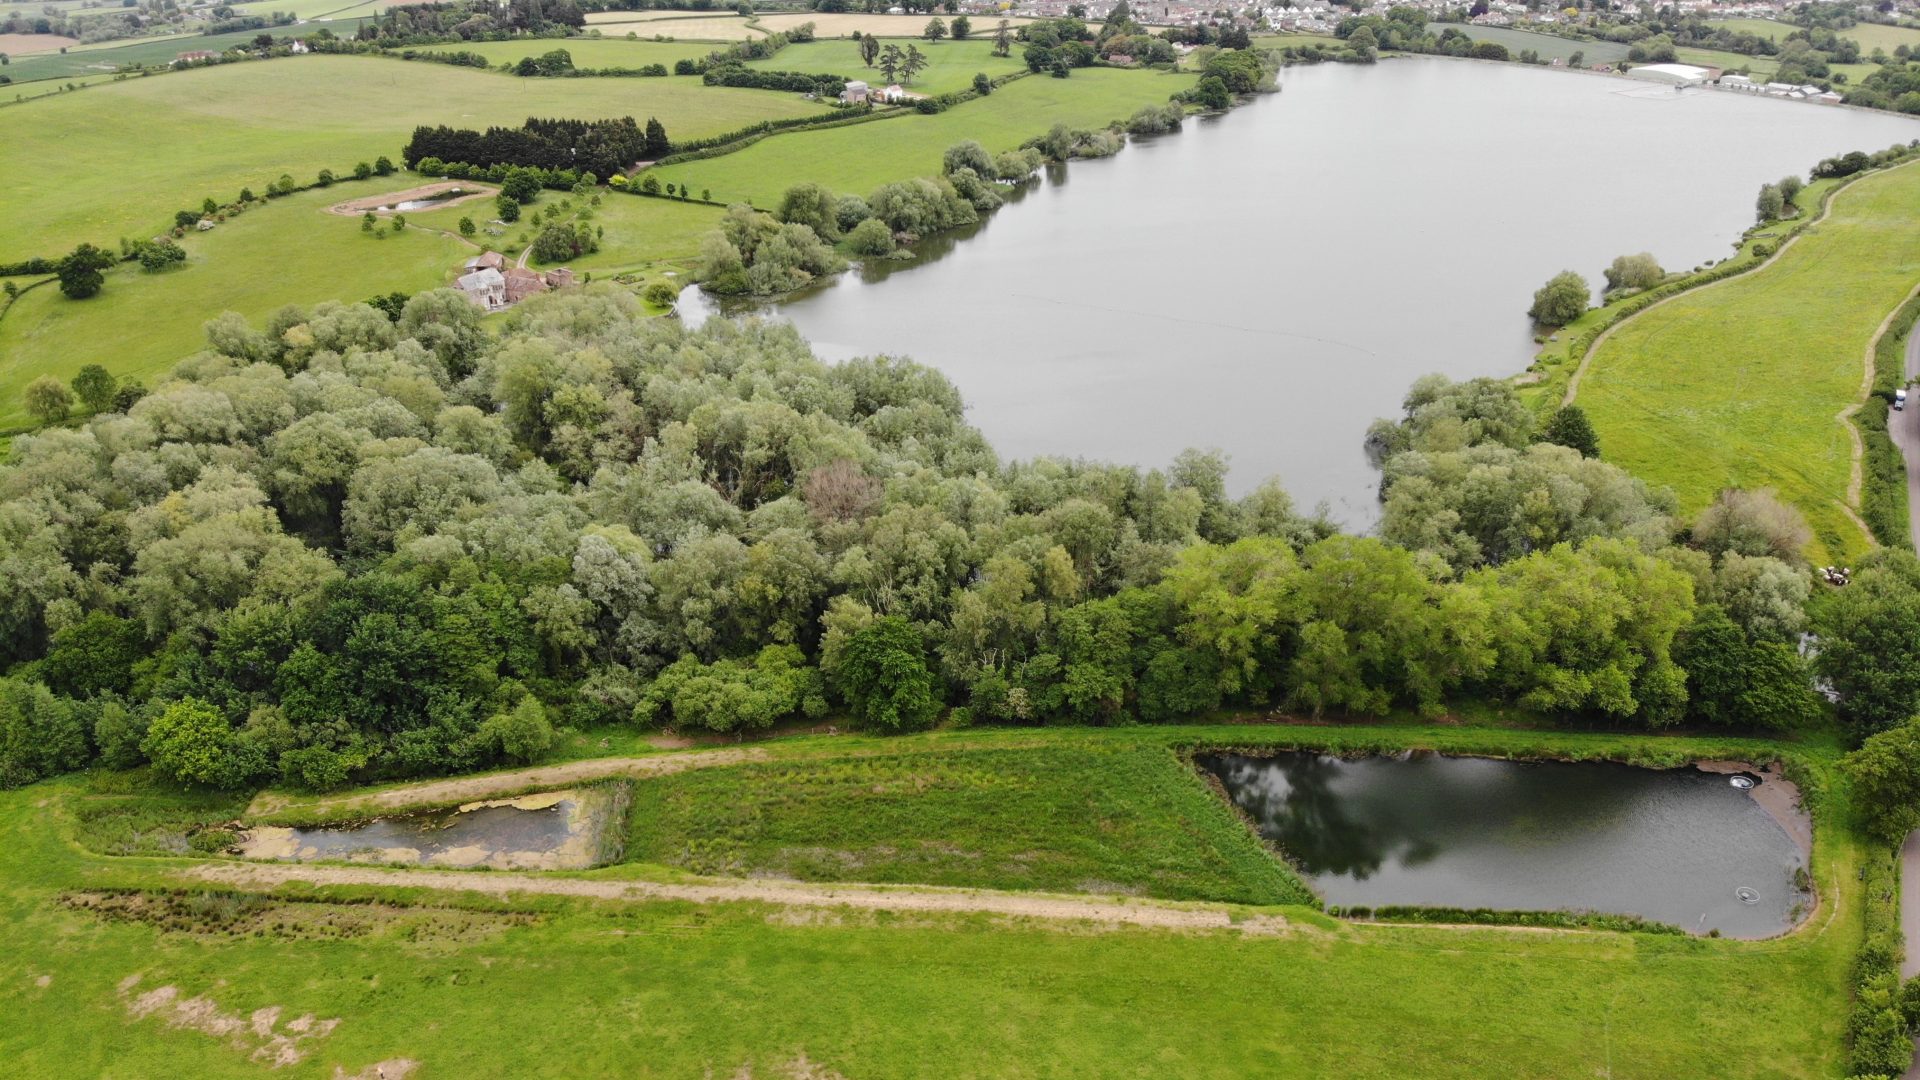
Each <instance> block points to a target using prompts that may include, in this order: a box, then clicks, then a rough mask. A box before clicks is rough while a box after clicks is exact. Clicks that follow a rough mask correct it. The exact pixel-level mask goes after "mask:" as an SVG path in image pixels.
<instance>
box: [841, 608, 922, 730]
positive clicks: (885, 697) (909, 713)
mask: <svg viewBox="0 0 1920 1080" xmlns="http://www.w3.org/2000/svg"><path fill="white" fill-rule="evenodd" d="M835 682H836V684H837V685H838V687H839V690H840V693H841V694H842V695H843V696H845V698H846V699H847V705H848V707H849V708H851V709H852V710H853V714H854V718H855V721H856V722H857V723H858V724H859V726H861V727H863V728H867V729H869V730H873V731H883V732H899V731H919V730H922V729H925V728H928V727H931V726H933V721H934V719H935V718H936V717H938V716H939V715H940V699H939V695H938V694H937V693H936V690H935V686H934V681H933V673H932V672H931V671H929V670H927V662H926V650H925V646H924V645H923V644H922V643H921V641H920V634H919V632H918V631H916V630H914V628H913V626H912V625H911V624H910V623H908V622H907V620H905V619H903V618H901V617H899V616H897V615H889V616H886V617H884V618H879V619H875V620H874V621H873V622H871V623H869V624H867V625H866V626H865V627H862V628H861V629H859V630H857V631H855V632H854V633H853V634H852V635H850V636H849V638H848V640H847V644H846V647H845V649H844V650H843V651H842V653H841V655H840V662H839V666H838V670H837V671H836V673H835Z"/></svg>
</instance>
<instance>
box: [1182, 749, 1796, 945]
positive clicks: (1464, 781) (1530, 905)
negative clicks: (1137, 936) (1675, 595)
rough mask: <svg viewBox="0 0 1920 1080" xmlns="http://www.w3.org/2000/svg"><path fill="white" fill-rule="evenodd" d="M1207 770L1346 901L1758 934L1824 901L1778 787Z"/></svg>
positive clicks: (1559, 766)
mask: <svg viewBox="0 0 1920 1080" xmlns="http://www.w3.org/2000/svg"><path fill="white" fill-rule="evenodd" d="M1195 760H1196V762H1197V763H1198V764H1199V766H1200V767H1201V768H1202V769H1204V770H1206V771H1207V772H1209V773H1211V774H1212V775H1213V776H1215V777H1217V778H1218V779H1219V781H1220V783H1221V785H1222V787H1224V788H1225V790H1226V792H1227V794H1228V796H1229V797H1230V798H1232V799H1233V801H1234V803H1235V804H1236V805H1238V806H1239V807H1240V809H1242V810H1243V811H1245V812H1246V814H1247V815H1248V816H1249V817H1250V818H1251V819H1252V820H1253V823H1254V826H1255V828H1257V829H1258V830H1259V832H1260V834H1261V835H1262V836H1263V837H1265V838H1266V839H1267V840H1268V841H1270V842H1272V843H1273V844H1274V845H1275V846H1276V847H1278V848H1279V849H1280V851H1281V852H1282V853H1284V854H1285V855H1286V857H1287V859H1288V861H1289V862H1291V863H1292V864H1293V865H1294V866H1295V867H1296V868H1297V869H1298V870H1299V871H1300V872H1301V873H1302V874H1303V875H1304V876H1305V877H1306V878H1307V879H1308V881H1309V882H1310V883H1311V884H1312V885H1313V887H1314V888H1315V889H1316V890H1318V891H1319V892H1320V894H1321V896H1323V897H1324V898H1325V899H1326V901H1327V903H1328V904H1330V905H1339V906H1342V907H1352V906H1366V907H1382V906H1387V905H1417V906H1438V907H1461V908H1495V909H1505V910H1527V911H1533V910H1585V911H1597V912H1607V913H1613V914H1623V915H1637V916H1639V917H1641V918H1644V919H1652V920H1655V921H1658V922H1664V923H1671V924H1673V925H1675V926H1679V927H1681V928H1683V929H1685V930H1688V931H1691V932H1694V933H1707V932H1709V931H1713V930H1718V931H1720V932H1721V933H1722V934H1725V935H1729V936H1733V937H1748V938H1756V937H1768V936H1771V935H1774V934H1778V933H1782V932H1784V931H1786V930H1788V929H1790V928H1791V927H1792V926H1793V925H1795V924H1796V923H1797V922H1798V921H1799V920H1800V918H1801V917H1802V916H1803V915H1804V913H1805V911H1806V910H1807V909H1808V908H1810V907H1811V904H1812V898H1811V896H1810V895H1809V894H1808V893H1807V892H1806V891H1805V890H1804V889H1803V888H1802V887H1801V885H1800V884H1799V881H1800V880H1801V879H1802V874H1803V872H1804V870H1805V867H1806V865H1807V851H1806V849H1805V841H1804V837H1805V836H1806V835H1807V832H1806V819H1805V816H1804V814H1803V813H1802V812H1801V811H1800V810H1799V809H1798V805H1797V799H1795V798H1791V797H1783V796H1789V795H1791V794H1792V793H1791V785H1788V784H1787V783H1786V781H1784V780H1781V779H1779V778H1778V777H1776V776H1773V775H1771V774H1761V773H1754V772H1744V771H1743V772H1731V773H1729V772H1727V771H1724V767H1723V766H1721V765H1718V764H1714V765H1709V766H1708V767H1706V768H1685V769H1664V770H1662V769H1640V768H1634V767H1632V766H1627V765H1615V764H1606V763H1595V762H1581V763H1566V762H1525V761H1496V760H1491V759H1487V758H1459V757H1445V756H1441V755H1438V754H1414V755H1409V756H1406V757H1370V758H1357V759H1351V760H1344V759H1341V758H1335V757H1328V756H1325V755H1321V754H1313V753H1300V752H1289V753H1281V754H1276V755H1274V756H1271V757H1248V756H1243V755H1238V754H1201V755H1198V756H1197V757H1196V759H1195ZM1710 770H1716V771H1710Z"/></svg>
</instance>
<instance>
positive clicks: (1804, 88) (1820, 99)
mask: <svg viewBox="0 0 1920 1080" xmlns="http://www.w3.org/2000/svg"><path fill="white" fill-rule="evenodd" d="M1714 85H1716V86H1718V87H1719V88H1720V89H1722V90H1732V91H1735V92H1737V93H1742V94H1759V95H1761V96H1763V97H1777V98H1786V99H1787V100H1789V101H1812V102H1816V103H1818V104H1821V105H1838V104H1840V103H1841V102H1843V101H1845V100H1846V96H1845V95H1844V94H1841V93H1839V92H1838V91H1835V90H1827V89H1824V88H1822V87H1818V86H1815V85H1813V84H1811V83H1799V84H1796V83H1783V82H1769V83H1757V82H1754V81H1753V80H1752V79H1750V78H1748V77H1747V76H1745V75H1722V76H1720V79H1719V81H1718V82H1717V83H1715V84H1714Z"/></svg>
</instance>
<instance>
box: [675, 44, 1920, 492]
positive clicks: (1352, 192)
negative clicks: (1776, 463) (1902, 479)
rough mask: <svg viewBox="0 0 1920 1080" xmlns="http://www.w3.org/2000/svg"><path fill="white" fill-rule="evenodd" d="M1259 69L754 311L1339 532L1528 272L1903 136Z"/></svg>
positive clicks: (1710, 230)
mask: <svg viewBox="0 0 1920 1080" xmlns="http://www.w3.org/2000/svg"><path fill="white" fill-rule="evenodd" d="M1283 81H1284V85H1285V89H1284V91H1283V92H1282V93H1280V94H1278V95H1274V96H1271V97H1268V98H1264V99H1262V100H1260V101H1257V102H1255V103H1253V104H1252V105H1249V106H1248V107H1246V108H1241V109H1235V110H1234V111H1232V112H1231V113H1228V114H1226V115H1224V116H1220V117H1217V118H1209V119H1203V120H1200V121H1198V122H1190V123H1189V124H1188V125H1187V129H1188V130H1186V131H1185V132H1183V133H1181V134H1178V135H1173V136H1168V137H1163V138H1157V139H1148V140H1141V141H1139V142H1137V143H1135V144H1134V145H1132V146H1130V147H1129V148H1128V149H1126V150H1125V151H1123V152H1122V153H1120V154H1119V155H1118V156H1116V157H1114V158H1112V159H1109V160H1101V161H1085V162H1076V163H1074V164H1073V165H1072V166H1070V167H1068V168H1065V169H1054V170H1049V171H1048V173H1047V176H1046V178H1045V179H1044V181H1043V182H1041V183H1038V184H1035V185H1034V186H1033V187H1032V188H1031V189H1030V190H1029V191H1027V192H1026V193H1025V194H1024V196H1023V197H1022V198H1020V199H1019V200H1017V205H1013V206H1009V207H1006V208H1004V209H1002V210H1001V211H1000V212H999V213H998V214H996V215H994V216H993V217H992V218H991V219H990V220H989V222H988V223H987V224H986V226H984V227H983V228H981V229H979V230H977V231H971V232H968V233H965V234H956V235H953V236H946V237H937V238H934V239H932V240H930V241H928V242H927V243H925V244H923V245H921V249H920V252H919V257H918V258H916V259H915V260H913V261H912V262H908V263H894V262H877V263H873V264H870V265H868V266H867V267H866V268H864V269H863V270H862V271H860V272H859V273H858V274H854V275H848V276H847V277H845V278H842V279H841V280H839V281H837V282H835V283H833V284H830V285H828V286H826V287H823V288H819V289H815V290H812V291H809V292H804V293H801V294H798V295H796V296H794V297H791V298H788V299H787V300H785V301H783V302H782V303H779V304H778V305H772V306H771V309H772V310H777V311H778V312H779V313H780V314H781V315H783V316H785V317H787V318H790V319H792V320H793V322H794V324H795V325H796V326H797V327H798V328H799V329H800V331H801V333H802V334H804V335H805V336H806V337H807V339H808V340H809V341H811V342H813V344H814V347H815V349H816V351H817V352H818V353H819V354H820V355H821V356H823V357H825V358H827V359H830V360H844V359H848V358H850V357H854V356H870V355H874V354H877V353H890V354H894V355H904V356H911V357H913V358H914V359H916V360H919V361H921V362H923V363H927V364H931V365H933V366H935V367H938V368H940V369H941V370H942V371H944V372H945V373H946V374H947V375H948V376H949V377H950V378H952V379H953V381H954V382H955V384H956V385H958V387H959V388H960V390H961V392H962V394H963V395H964V396H965V398H966V400H967V402H968V404H969V407H970V412H969V417H970V419H971V420H972V421H973V422H974V423H976V424H978V425H979V426H980V427H981V428H982V429H983V430H984V431H985V433H986V435H987V437H988V438H989V439H990V440H992V442H993V444H994V446H995V447H996V448H997V449H999V450H1000V451H1001V452H1002V453H1003V454H1005V455H1007V456H1009V457H1031V456H1034V455H1041V454H1057V455H1064V456H1068V457H1090V458H1095V459H1100V460H1111V461H1123V462H1132V463H1138V464H1143V465H1149V466H1164V465H1165V464H1166V463H1167V462H1169V461H1171V460H1172V458H1173V456H1174V455H1175V454H1176V453H1178V452H1179V451H1180V450H1181V449H1183V448H1185V447H1189V446H1213V447H1218V448H1220V449H1223V450H1225V451H1227V452H1228V453H1229V454H1230V455H1231V456H1232V460H1233V467H1234V472H1233V475H1232V477H1231V482H1232V485H1233V486H1234V487H1235V488H1236V489H1237V490H1243V491H1244V490H1246V489H1248V488H1251V487H1252V486H1253V485H1254V484H1255V483H1257V482H1258V481H1259V480H1261V479H1262V478H1264V477H1266V476H1269V475H1277V476H1279V477H1280V478H1281V479H1282V481H1283V482H1285V484H1286V486H1287V488H1288V489H1289V491H1291V492H1292V493H1293V495H1294V497H1295V500H1296V501H1297V502H1299V503H1300V504H1301V505H1302V506H1303V507H1310V506H1312V505H1313V504H1314V503H1316V502H1318V501H1321V500H1326V501H1327V502H1328V503H1329V504H1330V507H1331V509H1332V512H1333V515H1334V516H1335V518H1337V519H1339V520H1341V521H1343V522H1345V523H1347V524H1349V525H1352V526H1356V527H1359V526H1364V525H1366V524H1367V523H1369V522H1370V521H1371V520H1372V519H1373V518H1374V516H1375V515H1376V513H1377V504H1376V500H1375V490H1374V486H1375V474H1374V472H1373V470H1372V469H1370V468H1369V467H1368V465H1367V461H1366V458H1365V455H1364V452H1363V449H1362V437H1363V435H1364V433H1365V431H1366V428H1367V425H1368V423H1370V422H1371V421H1372V420H1373V419H1374V418H1375V417H1379V416H1386V415H1390V414H1392V413H1393V412H1395V411H1396V409H1397V408H1398V406H1399V402H1400V399H1401V397H1402V396H1403V395H1404V394H1405V392H1406V389H1407V386H1408V384H1409V383H1411V382H1412V380H1413V379H1414V378H1416V377H1418V376H1420V375H1422V374H1425V373H1427V372H1431V371H1440V372H1445V373H1447V374H1449V375H1452V376H1455V377H1460V378H1464V377H1471V376H1475V375H1508V374H1511V373H1514V372H1517V371H1519V370H1521V369H1523V368H1524V367H1525V366H1526V365H1527V363H1528V362H1529V361H1530V359H1531V358H1532V355H1533V351H1534V348H1535V346H1534V345H1533V342H1532V339H1531V331H1530V328H1529V326H1528V323H1527V319H1526V314H1525V311H1526V306H1527V300H1528V297H1530V296H1531V295H1532V293H1533V290H1534V289H1536V288H1538V287H1539V285H1540V283H1541V282H1542V281H1545V280H1546V279H1547V278H1548V277H1550V276H1551V275H1553V274H1554V273H1556V272H1558V271H1560V270H1563V269H1567V268H1569V267H1571V268H1574V269H1577V270H1579V271H1580V272H1581V273H1583V274H1585V275H1586V276H1587V278H1588V279H1589V280H1590V281H1595V282H1597V281H1598V280H1599V278H1600V271H1601V269H1602V268H1603V267H1605V266H1606V265H1607V263H1608V262H1609V261H1610V260H1611V259H1612V258H1613V257H1614V256H1616V255H1619V254H1622V253H1624V252H1633V251H1641V250H1647V251H1651V252H1653V253H1654V254H1655V255H1656V256H1657V257H1658V258H1659V259H1660V260H1661V262H1662V263H1663V264H1664V265H1666V266H1669V267H1690V266H1694V265H1696V264H1700V263H1704V262H1707V261H1709V260H1712V259H1717V258H1720V257H1721V256H1724V255H1726V254H1728V253H1730V252H1731V250H1732V248H1731V246H1730V244H1731V242H1732V241H1733V240H1735V239H1736V238H1737V237H1738V236H1739V235H1740V233H1741V231H1742V230H1743V229H1744V228H1746V226H1747V225H1748V224H1750V222H1751V220H1752V203H1753V191H1754V189H1755V188H1757V187H1759V186H1760V184H1761V183H1763V182H1769V181H1772V180H1775V179H1778V178H1779V177H1780V176H1782V175H1785V174H1787V173H1804V172H1805V171H1806V169H1807V168H1808V167H1809V166H1811V165H1812V163H1813V162H1815V161H1817V160H1818V159H1820V158H1822V157H1826V156H1829V155H1831V154H1834V153H1836V152H1843V151H1847V150H1854V149H1861V148H1880V147H1884V146H1887V145H1888V144H1890V143H1893V142H1895V141H1906V140H1908V139H1912V138H1915V137H1917V136H1920V123H1916V122H1915V121H1914V120H1912V119H1910V118H1906V117H1901V116H1896V115H1892V114H1885V113H1869V112H1863V111H1859V110H1849V109H1821V108H1815V107H1812V106H1808V105H1804V104H1796V103H1791V102H1782V101H1769V100H1759V99H1754V98H1750V97H1747V96H1743V95H1738V94H1731V93H1720V92H1707V91H1701V92H1690V93H1688V94H1675V93H1672V92H1670V91H1666V90H1665V89H1664V88H1654V89H1657V90H1660V91H1661V92H1660V93H1658V94H1655V95H1652V96H1646V95H1644V94H1643V93H1642V92H1643V91H1645V90H1647V89H1648V88H1647V87H1646V85H1645V84H1642V83H1637V82H1633V81H1630V80H1622V79H1609V78H1601V77H1597V76H1594V77H1587V76H1579V75H1573V74H1568V73H1565V72H1552V71H1544V70H1540V69H1535V68H1530V67H1526V66H1523V65H1497V64H1466V63H1457V62H1450V61H1446V60H1438V59H1425V60H1421V59H1403V60H1395V61H1394V62H1393V63H1391V64H1380V65H1376V66H1374V67H1368V68H1360V67H1356V66H1349V65H1325V66H1322V67H1315V68H1300V69H1289V70H1288V71H1287V73H1286V74H1285V75H1284V76H1283ZM1543 131H1558V132H1572V131H1577V132H1580V133H1581V134H1580V137H1579V138H1541V137H1540V133H1541V132H1543ZM1596 147H1631V151H1630V152H1624V153H1623V152H1612V151H1605V150H1602V151H1596V149H1595V148H1596ZM1069 181H1071V182H1070V183H1069ZM687 307H688V309H689V311H690V312H694V311H697V310H698V309H699V307H700V303H699V299H698V298H697V297H695V298H690V299H689V301H688V304H687Z"/></svg>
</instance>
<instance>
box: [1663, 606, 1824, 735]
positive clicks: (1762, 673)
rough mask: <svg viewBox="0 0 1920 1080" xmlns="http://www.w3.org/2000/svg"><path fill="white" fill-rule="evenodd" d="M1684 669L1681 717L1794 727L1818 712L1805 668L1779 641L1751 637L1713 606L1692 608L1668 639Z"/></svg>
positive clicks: (1734, 724)
mask: <svg viewBox="0 0 1920 1080" xmlns="http://www.w3.org/2000/svg"><path fill="white" fill-rule="evenodd" d="M1673 658H1674V662H1675V663H1677V664H1679V665H1680V666H1681V667H1683V668H1685V669H1686V672H1687V716H1688V718H1689V719H1691V720H1693V721H1696V722H1699V723H1705V724H1715V725H1725V726H1729V727H1737V728H1745V729H1758V728H1794V727H1799V726H1801V725H1803V724H1806V723H1808V722H1810V721H1812V720H1813V719H1814V718H1815V717H1817V716H1818V715H1819V705H1818V703H1817V701H1816V699H1815V696H1814V693H1813V690H1812V684H1811V673H1810V672H1809V671H1808V670H1807V664H1806V661H1805V660H1803V659H1802V658H1801V656H1800V652H1799V650H1798V649H1796V648H1794V647H1793V645H1791V644H1788V643H1787V642H1784V641H1753V640H1750V639H1749V638H1748V636H1747V634H1746V632H1745V631H1743V630H1741V628H1740V627H1739V626H1737V625H1735V624H1734V622H1733V620H1731V619H1729V618H1728V617H1727V613H1726V612H1725V611H1723V610H1722V609H1721V608H1720V607H1719V606H1717V605H1713V604H1708V605H1704V606H1702V607H1700V608H1699V609H1698V610H1696V611H1695V612H1694V617H1693V625H1691V626H1689V627H1688V628H1687V630H1686V632H1685V633H1684V634H1682V635H1681V636H1680V638H1679V640H1678V641H1676V642H1675V644H1674V650H1673Z"/></svg>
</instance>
